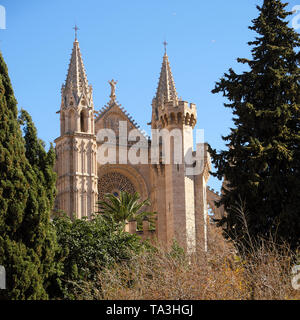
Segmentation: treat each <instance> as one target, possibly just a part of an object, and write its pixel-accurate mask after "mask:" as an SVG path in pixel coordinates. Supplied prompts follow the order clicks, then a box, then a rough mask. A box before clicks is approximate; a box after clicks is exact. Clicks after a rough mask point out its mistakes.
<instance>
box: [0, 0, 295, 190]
mask: <svg viewBox="0 0 300 320" xmlns="http://www.w3.org/2000/svg"><path fill="white" fill-rule="evenodd" d="M297 2H298V3H299V4H300V1H297V0H294V1H290V2H289V7H288V8H289V9H290V8H292V7H293V6H295V5H297V4H298V3H297ZM261 3H262V0H243V1H237V0H227V1H224V0H210V1H203V0H184V1H183V0H180V1H179V0H164V1H162V0H152V1H149V0H148V1H145V0H126V1H124V0H123V1H121V0H114V1H107V0H106V1H103V0H81V1H79V0H51V1H49V0H43V1H41V0H26V1H24V0H6V1H1V0H0V5H3V6H4V7H5V8H6V29H5V30H0V49H1V51H2V53H3V56H4V58H5V61H6V63H7V65H8V69H9V75H10V77H11V80H12V84H13V87H14V91H15V95H16V98H17V100H18V105H19V108H25V109H26V110H28V111H29V112H30V114H31V115H32V117H33V120H34V122H35V124H36V126H37V129H38V133H39V137H40V138H42V139H43V140H44V141H45V142H46V143H47V145H48V144H49V142H51V141H53V140H54V139H55V138H56V137H58V136H59V115H58V114H56V111H58V110H59V108H60V90H61V85H62V84H63V82H64V81H65V78H66V73H67V68H68V64H69V59H70V54H71V49H72V45H73V40H74V30H73V29H72V28H73V27H74V24H75V23H76V24H77V25H78V26H79V28H80V30H79V31H78V39H79V44H80V48H81V53H82V56H83V60H84V64H85V67H86V71H87V76H88V80H89V83H90V84H92V86H93V89H94V103H95V108H96V110H98V109H100V108H102V107H103V106H104V105H105V104H106V103H107V102H108V100H109V94H110V88H109V84H108V82H107V81H108V80H111V79H112V78H114V79H116V80H118V86H117V91H116V94H117V100H118V101H119V103H121V105H122V106H123V107H124V108H125V109H126V110H127V111H128V112H129V113H130V114H131V115H132V116H133V117H134V118H135V120H136V121H137V122H138V124H140V126H141V127H142V128H143V129H145V130H146V131H147V132H150V130H149V129H150V128H149V126H147V122H149V121H150V118H151V101H152V98H153V96H154V94H155V91H156V88H157V84H158V77H159V72H160V67H161V63H162V56H163V45H162V42H163V41H164V40H165V39H166V40H167V42H168V48H167V51H168V56H169V60H170V63H171V68H172V72H173V76H174V79H175V84H176V88H177V92H178V95H179V96H180V97H182V98H183V100H186V101H189V102H193V103H196V104H197V111H198V123H197V125H196V128H198V129H204V130H205V140H206V141H207V142H209V143H210V144H211V145H212V146H213V147H215V148H217V149H221V148H223V147H224V142H223V141H222V139H221V136H222V135H226V134H227V133H228V132H229V128H230V126H231V125H232V121H231V118H232V114H231V110H228V109H225V108H224V106H223V103H224V102H225V100H224V98H223V97H222V95H220V94H219V95H214V94H212V93H211V90H212V89H213V88H214V84H215V82H216V81H217V80H218V79H219V78H220V77H221V76H222V75H223V74H224V72H226V71H227V70H228V68H230V67H233V68H234V69H235V70H236V71H241V70H243V69H241V68H242V66H240V65H239V64H237V63H236V58H237V57H250V47H249V46H248V45H247V42H248V41H251V40H253V38H254V36H255V33H254V32H253V31H251V30H249V29H248V26H249V25H251V20H252V19H253V18H256V17H257V15H258V11H257V10H256V5H257V4H261ZM209 184H210V185H211V186H212V187H214V188H215V189H219V188H220V182H218V181H217V180H216V179H213V178H211V179H210V182H209Z"/></svg>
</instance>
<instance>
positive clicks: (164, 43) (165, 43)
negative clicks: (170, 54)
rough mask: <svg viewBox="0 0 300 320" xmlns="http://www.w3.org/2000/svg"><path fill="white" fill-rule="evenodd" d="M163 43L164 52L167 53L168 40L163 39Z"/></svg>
mask: <svg viewBox="0 0 300 320" xmlns="http://www.w3.org/2000/svg"><path fill="white" fill-rule="evenodd" d="M163 45H164V48H165V54H167V45H168V42H167V41H166V40H165V41H164V42H163Z"/></svg>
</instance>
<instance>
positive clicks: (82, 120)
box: [80, 110, 87, 132]
mask: <svg viewBox="0 0 300 320" xmlns="http://www.w3.org/2000/svg"><path fill="white" fill-rule="evenodd" d="M80 131H81V132H87V117H86V113H85V112H84V110H82V111H81V112H80Z"/></svg>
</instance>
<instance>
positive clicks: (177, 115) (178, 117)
mask: <svg viewBox="0 0 300 320" xmlns="http://www.w3.org/2000/svg"><path fill="white" fill-rule="evenodd" d="M196 119H197V112H196V106H195V104H189V103H188V102H186V101H182V100H181V99H179V98H178V95H177V92H176V88H175V83H174V80H173V75H172V72H171V68H170V64H169V59H168V56H167V53H166V50H165V54H164V57H163V63H162V68H161V72H160V78H159V83H158V88H157V92H156V95H155V97H154V99H153V101H152V121H151V127H152V129H160V130H162V129H166V130H167V131H168V132H169V133H170V136H171V137H172V132H175V131H176V130H177V132H178V131H179V132H180V133H181V142H179V141H178V142H176V140H175V138H174V140H172V139H170V163H169V164H167V163H166V164H163V163H162V162H161V163H160V164H157V165H153V168H154V174H155V180H156V181H157V183H156V189H157V193H156V198H157V200H158V203H159V206H158V207H157V211H158V223H157V225H158V239H159V240H161V241H162V242H163V243H167V244H169V245H170V244H171V242H172V241H173V239H176V240H177V241H178V242H179V244H180V245H181V246H182V247H183V248H185V249H186V250H187V251H188V252H193V251H195V248H196V218H195V190H194V177H193V176H188V175H187V171H186V169H187V165H186V164H185V160H184V158H185V155H186V154H188V153H190V152H192V150H193V128H194V126H195V124H196ZM174 130H175V131H174ZM152 138H153V137H152ZM152 141H153V140H152ZM179 144H180V147H179V149H178V145H179ZM175 147H176V148H177V149H176V150H179V151H180V155H179V158H180V160H181V161H178V157H177V160H176V159H175V158H174V148H175ZM162 154H163V153H162V150H160V155H161V156H162ZM176 161H177V163H176Z"/></svg>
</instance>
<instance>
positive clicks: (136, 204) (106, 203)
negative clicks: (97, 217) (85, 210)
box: [98, 191, 154, 224]
mask: <svg viewBox="0 0 300 320" xmlns="http://www.w3.org/2000/svg"><path fill="white" fill-rule="evenodd" d="M149 205H150V201H149V200H148V199H147V200H144V201H142V200H141V198H140V195H139V193H138V192H135V193H134V194H130V193H128V192H126V191H121V192H120V196H115V195H113V194H110V193H108V194H106V195H105V199H104V200H102V201H99V202H98V208H99V212H98V213H100V214H103V215H104V217H105V218H106V219H108V220H111V219H113V221H115V222H125V221H130V220H137V222H138V224H141V223H142V221H143V219H145V218H149V219H151V217H153V215H154V213H153V212H144V211H143V210H142V209H143V208H144V207H146V206H149Z"/></svg>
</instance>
